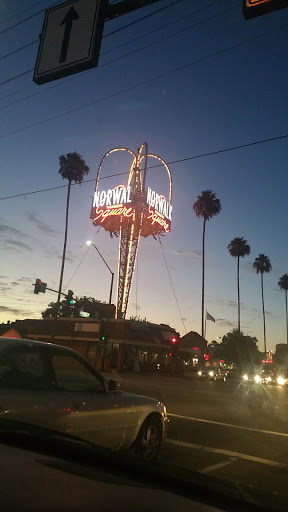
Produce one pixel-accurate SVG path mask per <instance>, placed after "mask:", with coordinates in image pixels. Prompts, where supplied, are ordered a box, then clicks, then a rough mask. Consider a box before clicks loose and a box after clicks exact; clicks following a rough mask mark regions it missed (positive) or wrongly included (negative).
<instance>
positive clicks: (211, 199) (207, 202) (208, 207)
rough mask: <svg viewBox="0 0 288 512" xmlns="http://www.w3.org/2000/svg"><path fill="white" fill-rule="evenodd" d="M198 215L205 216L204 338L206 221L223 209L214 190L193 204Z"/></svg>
mask: <svg viewBox="0 0 288 512" xmlns="http://www.w3.org/2000/svg"><path fill="white" fill-rule="evenodd" d="M193 210H194V212H195V214H196V216H197V217H202V218H203V234H202V338H203V339H204V279H205V228H206V221H207V220H209V219H212V217H214V216H215V215H218V213H220V211H221V202H220V199H217V198H216V196H215V194H214V192H212V190H203V192H201V195H200V196H197V201H196V202H195V203H194V204H193Z"/></svg>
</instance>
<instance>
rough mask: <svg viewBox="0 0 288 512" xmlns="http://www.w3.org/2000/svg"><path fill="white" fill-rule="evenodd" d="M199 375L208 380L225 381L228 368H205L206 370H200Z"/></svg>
mask: <svg viewBox="0 0 288 512" xmlns="http://www.w3.org/2000/svg"><path fill="white" fill-rule="evenodd" d="M198 376H199V377H200V378H202V379H208V380H214V381H216V380H222V381H223V382H225V381H226V379H227V370H225V369H224V368H212V367H209V368H205V369H204V370H199V371H198Z"/></svg>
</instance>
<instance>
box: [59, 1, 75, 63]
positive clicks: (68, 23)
mask: <svg viewBox="0 0 288 512" xmlns="http://www.w3.org/2000/svg"><path fill="white" fill-rule="evenodd" d="M75 20H79V15H78V13H77V11H75V9H74V7H73V6H72V7H70V9H69V11H68V12H67V14H66V16H65V18H64V19H63V20H62V22H61V24H60V26H62V25H65V30H64V36H63V41H62V47H61V53H60V59H59V64H60V63H61V62H65V60H66V59H67V51H68V46H69V42H70V36H71V30H72V25H73V21H75Z"/></svg>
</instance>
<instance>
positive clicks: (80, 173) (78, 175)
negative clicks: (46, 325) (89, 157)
mask: <svg viewBox="0 0 288 512" xmlns="http://www.w3.org/2000/svg"><path fill="white" fill-rule="evenodd" d="M59 164H60V168H59V174H61V176H62V178H63V179H65V180H68V190H67V202H66V222H65V234H64V246H63V255H62V265H61V272H60V281H59V290H58V299H57V303H58V304H59V303H60V297H61V291H62V281H63V274H64V266H65V255H66V245H67V232H68V215H69V202H70V190H71V183H72V182H73V181H74V183H79V184H80V185H81V183H82V181H83V180H84V176H85V175H87V174H88V173H89V167H88V165H86V163H85V162H84V160H83V159H82V156H81V155H79V153H76V151H74V152H73V153H67V155H66V156H65V155H61V156H59ZM56 317H57V310H56V314H55V318H56Z"/></svg>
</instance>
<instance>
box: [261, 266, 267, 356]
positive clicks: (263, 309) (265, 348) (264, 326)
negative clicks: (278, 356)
mask: <svg viewBox="0 0 288 512" xmlns="http://www.w3.org/2000/svg"><path fill="white" fill-rule="evenodd" d="M261 292H262V311H263V328H264V350H265V360H266V353H267V347H266V325H265V308H264V292H263V274H262V273H261Z"/></svg>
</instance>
